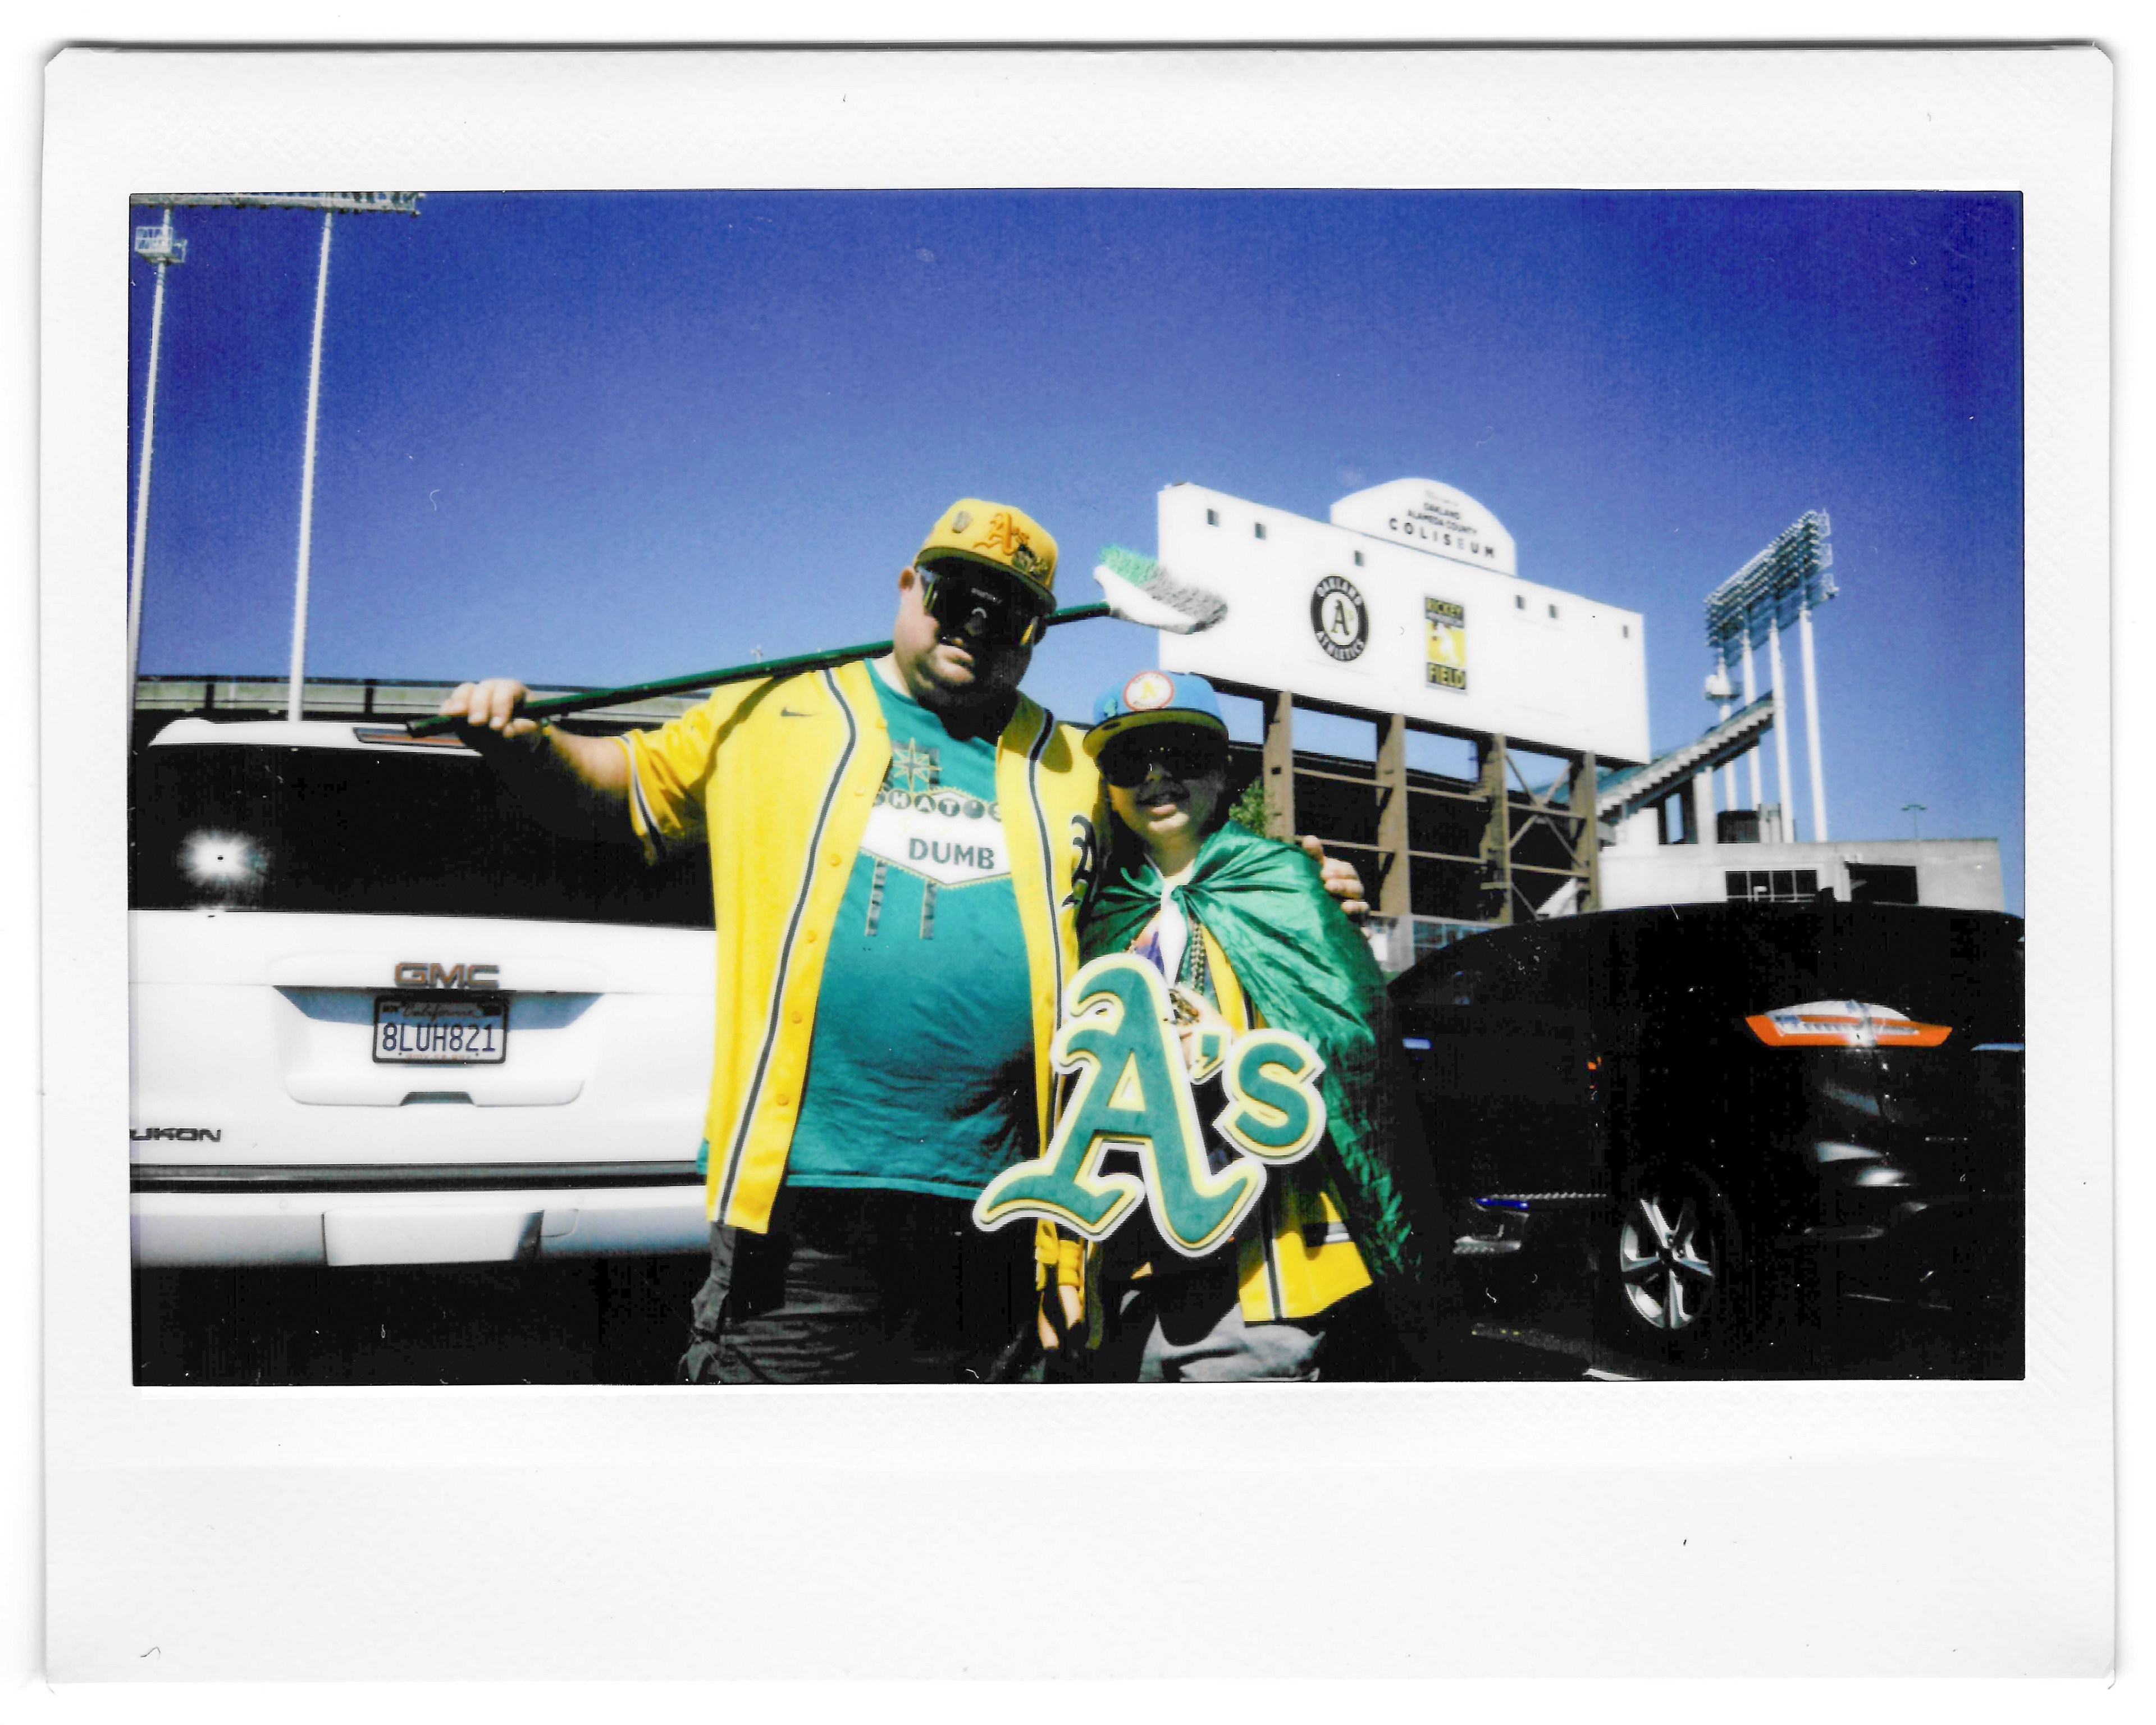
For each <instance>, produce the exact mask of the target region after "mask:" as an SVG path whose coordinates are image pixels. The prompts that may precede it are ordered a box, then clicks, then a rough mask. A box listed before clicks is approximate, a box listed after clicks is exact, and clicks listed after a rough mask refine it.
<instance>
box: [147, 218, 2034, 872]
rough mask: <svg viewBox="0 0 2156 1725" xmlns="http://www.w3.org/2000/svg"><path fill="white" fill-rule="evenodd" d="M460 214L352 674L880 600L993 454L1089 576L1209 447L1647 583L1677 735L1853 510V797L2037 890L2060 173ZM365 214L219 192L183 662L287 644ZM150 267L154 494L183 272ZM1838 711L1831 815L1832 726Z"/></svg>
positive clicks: (370, 256) (447, 232)
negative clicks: (1762, 600) (309, 379)
mask: <svg viewBox="0 0 2156 1725" xmlns="http://www.w3.org/2000/svg"><path fill="white" fill-rule="evenodd" d="M424 210H425V213H424V214H423V216H421V217H420V218H418V219H416V220H415V219H412V218H403V217H396V216H388V215H367V216H357V217H346V218H338V221H337V225H336V237H335V240H334V243H333V250H332V254H331V268H330V288H329V311H328V321H327V340H326V350H325V357H324V364H323V377H322V398H321V432H320V439H319V444H318V453H317V464H318V465H317V473H316V502H315V532H314V552H313V576H312V584H313V599H312V604H311V617H310V629H309V650H308V666H309V670H310V673H311V674H312V675H353V676H360V675H375V676H388V677H419V678H436V677H439V678H444V679H453V678H457V677H462V676H468V675H485V674H490V673H504V674H510V675H519V676H522V677H524V678H526V680H530V681H533V682H549V681H554V682H567V683H592V684H601V683H613V682H627V681H632V680H641V679H645V678H655V677H661V676H666V675H675V674H678V673H685V672H690V671H695V670H701V669H704V668H706V667H710V666H714V665H725V664H729V663H733V662H736V661H738V660H744V659H747V658H748V657H750V656H752V654H753V653H754V652H756V651H757V650H758V649H761V650H762V653H764V654H765V655H771V656H775V655H781V654H785V653H788V652H796V651H803V650H806V649H810V648H814V647H823V646H831V645H837V644H844V643H847V642H851V641H855V640H868V639H875V638H878V637H880V636H882V635H884V634H887V633H888V629H889V624H890V620H891V610H892V603H893V597H894V595H893V591H892V583H893V581H894V580H895V578H896V573H897V571H898V570H899V569H900V568H901V567H902V566H903V565H904V563H905V562H906V560H907V558H908V557H909V556H910V555H911V552H912V551H913V550H914V549H915V547H916V546H917V545H918V543H919V542H920V539H921V535H922V534H923V532H924V531H926V530H927V527H928V526H929V525H930V524H931V522H932V520H933V519H934V517H935V516H936V515H937V511H939V510H940V509H942V506H944V505H946V504H947V503H948V502H949V501H951V500H952V498H954V497H957V496H959V495H979V496H987V497H991V498H996V499H999V500H1002V501H1010V502H1014V503H1017V504H1019V506H1022V507H1024V508H1025V509H1027V510H1029V511H1031V512H1032V513H1033V514H1034V516H1037V517H1038V518H1039V520H1040V521H1042V522H1043V523H1044V524H1045V526H1048V528H1049V529H1050V531H1052V532H1053V533H1054V534H1055V536H1057V538H1058V539H1059V540H1060V542H1061V544H1062V546H1063V547H1064V551H1065V557H1066V559H1067V560H1068V564H1069V568H1070V575H1071V577H1072V578H1073V579H1072V580H1071V582H1070V585H1071V587H1072V588H1073V591H1072V593H1071V598H1073V599H1086V598H1092V597H1093V596H1094V595H1093V593H1092V591H1091V583H1089V582H1085V581H1083V579H1082V575H1081V572H1082V570H1083V569H1085V568H1086V567H1091V560H1092V553H1093V552H1095V551H1096V549H1097V548H1098V547H1100V546H1101V545H1103V544H1106V543H1108V542H1121V543H1123V544H1127V545H1132V546H1136V547H1140V548H1141V549H1146V550H1150V549H1151V548H1152V544H1153V537H1154V525H1153V523H1154V496H1155V494H1156V492H1158V490H1159V489H1160V488H1161V487H1162V486H1163V485H1168V484H1169V483H1171V482H1173V481H1175V480H1193V481H1195V482H1198V483H1200V484H1204V485H1212V486H1216V487H1218V488H1219V489H1221V490H1227V491H1230V492H1234V493H1236V494H1239V495H1243V496H1246V497H1250V498H1253V499H1255V500H1257V501H1260V502H1262V503H1265V504H1267V505H1269V506H1273V507H1275V508H1279V509H1285V510H1290V511H1295V512H1296V513H1299V514H1302V515H1306V516H1315V517H1318V518H1322V517H1323V516H1324V515H1325V514H1326V512H1327V508H1328V506H1330V504H1331V503H1332V501H1333V499H1335V498H1336V497H1337V496H1339V495H1342V494H1343V493H1345V492H1347V491H1349V490H1355V489H1358V488H1359V487H1361V486H1363V485H1370V484H1375V483H1378V482H1379V481H1381V480H1389V479H1394V478H1399V477H1402V476H1404V475H1416V476H1419V477H1425V478H1430V479H1436V480H1443V481H1445V482H1446V483H1448V484H1450V485H1456V486H1458V487H1460V489H1461V490H1466V491H1467V492H1468V493H1470V494H1471V495H1473V496H1475V497H1476V498H1478V499H1479V500H1481V501H1482V502H1483V503H1484V504H1486V506H1488V507H1489V508H1490V509H1491V511H1493V512H1494V513H1495V514H1496V516H1498V517H1499V518H1500V519H1501V521H1503V522H1504V524H1505V525H1506V526H1507V528H1508V529H1509V530H1510V531H1512V534H1513V536H1514V537H1515V539H1516V540H1517V543H1518V547H1519V557H1520V569H1521V572H1522V574H1523V575H1525V576H1527V577H1528V578H1532V579H1534V580H1537V581H1542V582H1548V583H1552V584H1554V585H1557V586H1560V587H1565V588H1572V589H1573V590H1575V591H1578V592H1580V593H1585V594H1587V595H1589V596H1591V597H1593V598H1598V599H1602V600H1605V601H1608V602H1610V603H1615V604H1619V605H1623V606H1627V607H1630V608H1636V609H1638V610H1640V611H1641V612H1642V613H1644V614H1645V616H1646V619H1647V641H1648V667H1649V678H1650V712H1651V716H1652V727H1653V737H1654V741H1655V746H1656V747H1669V746H1671V745H1672V744H1674V743H1676V742H1681V741H1682V740H1684V739H1685V738H1686V737H1690V736H1691V735H1693V734H1696V733H1697V732H1698V731H1699V730H1700V729H1701V728H1702V726H1704V725H1705V723H1706V722H1707V721H1708V720H1709V718H1710V717H1711V716H1712V710H1711V709H1710V708H1709V706H1708V705H1707V702H1706V701H1704V700H1702V698H1701V696H1700V692H1699V691H1700V684H1701V680H1702V678H1703V677H1704V675H1706V673H1707V670H1709V669H1711V665H1710V663H1709V661H1708V659H1707V650H1706V648H1705V645H1704V644H1703V640H1702V602H1703V600H1704V598H1705V597H1706V594H1707V592H1708V591H1709V589H1711V588H1712V587H1713V586H1714V585H1715V584H1716V583H1717V582H1719V581H1720V580H1722V578H1724V577H1725V576H1727V575H1728V574H1729V573H1731V572H1732V571H1734V570H1735V569H1736V568H1737V567H1738V566H1739V565H1741V564H1742V563H1743V562H1744V561H1745V560H1746V559H1747V558H1748V557H1750V556H1751V555H1752V554H1753V552H1756V551H1758V549H1759V548H1760V547H1763V546H1764V545H1765V544H1766V543H1767V542H1768V540H1770V539H1771V538H1772V537H1773V536H1774V534H1775V533H1776V532H1777V531H1779V530H1780V529H1781V528H1782V527H1784V526H1786V525H1788V524H1789V522H1790V521H1793V520H1794V519H1795V518H1796V516H1799V515H1800V514H1801V513H1803V512H1804V511H1805V510H1807V509H1824V510H1825V511H1828V512H1829V513H1830V516H1832V519H1833V523H1834V536H1833V543H1834V546H1835V578H1836V580H1837V582H1838V583H1840V588H1841V596H1840V598H1838V599H1836V600H1835V602H1834V603H1832V604H1831V605H1830V606H1829V607H1827V608H1826V609H1825V611H1824V612H1823V613H1822V614H1821V615H1820V620H1819V647H1820V654H1819V672H1820V707H1821V714H1822V724H1823V730H1824V742H1825V764H1826V780H1827V789H1828V796H1829V812H1830V817H1831V820H1832V825H1833V829H1834V831H1835V835H1836V836H1837V837H1840V838H1863V837H1893V836H1906V835H1907V833H1908V831H1909V817H1908V816H1907V814H1904V813H1902V805H1903V804H1905V803H1912V802H1914V803H1924V804H1925V805H1927V809H1926V812H1925V814H1924V815H1923V817H1922V820H1923V832H1924V834H1925V836H1927V837H1996V838H1997V839H1999V841H2000V848H2001V852H2002V858H2003V860H2004V863H2005V874H2006V886H2007V898H2008V905H2009V907H2010V908H2012V909H2015V910H2018V909H2020V906H2021V901H2022V783H2023V772H2022V742H2021V736H2022V717H2023V706H2022V610H2021V569H2022V533H2021V465H2022V447H2021V359H2020V214H2019V210H2018V206H2017V203H2016V201H2015V199H2014V198H2011V197H2010V196H2004V195H1973V194H1972V195H1965V194H1907V193H1892V194H1856V193H1832V194H1819V195H1790V194H1779V193H1778V194H1761V193H1685V194H1655V193H1331V192H1317V193H1145V192H1075V193H838V194H834V193H747V194H734V193H711V194H704V193H692V194H665V195H643V194H636V195H628V194H617V195H596V196H594V195H552V194H536V193H508V194H502V195H499V196H495V195H488V194H477V193H460V194H454V195H452V194H442V195H436V196H432V197H429V198H428V199H427V201H426V203H425V205H424ZM144 219H154V213H151V212H131V221H133V220H144ZM320 223H321V218H320V217H319V216H316V215H312V214H308V213H298V212H287V211H267V210H182V211H180V212H179V213H177V217H176V226H177V229H178V231H179V232H180V233H181V234H182V235H183V236H184V237H185V238H186V239H187V241H188V244H189V252H188V261H187V264H184V265H182V266H181V267H180V268H178V269H177V270H174V271H173V272H172V279H171V281H170V282H169V284H168V286H167V304H166V319H165V327H164V336H163V349H162V359H161V365H160V379H159V388H158V403H157V449H156V458H155V470H154V475H153V480H152V484H153V488H154V495H153V497H152V501H151V527H150V535H149V542H148V554H147V562H148V572H147V576H146V589H145V590H146V602H145V607H144V620H143V633H142V668H143V670H146V671H168V672H194V673H210V672H214V673H218V674H249V673H269V674H273V675H282V674H283V672H284V670H285V665H286V658H287V649H288V638H289V634H290V626H291V588H292V575H293V564H294V552H295V543H296V534H297V526H298V516H299V491H300V454H301V442H302V437H301V434H302V429H303V426H304V423H305V409H306V366H307V346H308V338H309V334H310V327H311V317H312V312H313V300H314V285H315V260H316V250H317V246H318V244H319V239H320V231H321V228H320ZM128 267H129V269H130V270H131V275H130V280H131V283H132V284H133V293H132V295H131V319H132V334H133V357H134V368H133V377H134V383H133V388H134V395H133V398H132V399H131V418H130V427H129V445H128V452H127V461H128V466H127V470H126V478H127V482H128V490H127V493H126V495H128V497H129V498H130V500H131V498H132V495H133V490H132V484H133V478H134V475H135V462H136V445H135V439H136V437H137V436H138V435H139V428H140V423H141V388H142V380H143V376H144V362H145V361H146V357H147V350H148V339H149V322H150V301H151V286H152V281H151V275H152V272H151V267H150V266H149V265H147V264H144V263H142V262H141V261H140V260H139V259H132V258H130V259H129V263H128ZM123 596H124V595H123ZM1151 657H1152V641H1151V639H1150V638H1149V637H1147V635H1145V634H1143V633H1142V632H1140V631H1138V630H1137V629H1131V628H1129V627H1127V626H1126V625H1122V624H1089V625H1086V626H1085V627H1083V628H1079V629H1066V630H1058V631H1055V633H1053V634H1050V637H1049V638H1048V641H1047V643H1046V644H1045V645H1044V646H1043V648H1042V649H1041V650H1040V651H1039V653H1038V654H1037V655H1035V659H1034V669H1033V671H1032V673H1031V675H1030V676H1029V679H1028V681H1027V687H1028V688H1029V690H1030V691H1032V692H1033V693H1034V694H1035V695H1036V696H1039V698H1040V699H1042V700H1044V701H1046V702H1047V703H1048V704H1049V705H1050V706H1053V707H1055V708H1056V709H1057V710H1058V711H1064V712H1066V713H1075V712H1077V711H1081V710H1082V709H1083V708H1085V707H1086V706H1088V705H1089V704H1090V702H1091V697H1092V696H1093V695H1094V694H1095V693H1096V691H1097V690H1098V689H1099V688H1100V687H1101V686H1102V685H1104V684H1106V682H1108V681H1109V680H1111V679H1112V678H1116V677H1118V676H1119V675H1122V674H1123V673H1124V672H1126V671H1127V669H1128V668H1129V667H1130V665H1132V664H1133V663H1135V662H1150V660H1151ZM1788 657H1789V670H1790V675H1791V680H1792V683H1793V684H1794V682H1795V681H1796V665H1795V655H1794V651H1793V650H1792V651H1791V652H1790V653H1789V655H1788ZM1317 740H1319V741H1320V742H1323V741H1324V739H1322V738H1321V739H1317ZM1790 742H1791V748H1792V758H1793V762H1794V764H1795V765H1796V768H1797V773H1798V787H1797V793H1796V796H1795V798H1794V802H1795V804H1796V807H1797V809H1798V810H1799V815H1800V817H1802V818H1803V819H1804V822H1805V824H1806V825H1807V826H1808V825H1809V791H1808V788H1807V786H1806V783H1805V781H1804V767H1803V758H1804V750H1803V739H1802V734H1801V729H1800V728H1799V730H1798V731H1797V732H1796V733H1795V734H1793V735H1792V737H1791V738H1790ZM1769 754H1770V755H1771V750H1770V751H1769ZM1769 794H1770V795H1771V794H1772V791H1771V789H1770V792H1769Z"/></svg>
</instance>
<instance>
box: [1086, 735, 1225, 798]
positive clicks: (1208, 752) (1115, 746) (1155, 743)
mask: <svg viewBox="0 0 2156 1725" xmlns="http://www.w3.org/2000/svg"><path fill="white" fill-rule="evenodd" d="M1155 763H1158V765H1159V768H1160V770H1161V773H1162V775H1163V777H1165V778H1184V779H1188V778H1204V777H1205V776H1206V775H1207V774H1208V773H1218V772H1220V771H1221V770H1222V769H1223V768H1225V767H1226V766H1227V764H1228V748H1227V745H1226V744H1225V743H1222V742H1215V741H1214V740H1213V739H1212V738H1210V737H1208V736H1206V734H1205V733H1204V732H1192V731H1188V730H1183V731H1172V730H1170V729H1169V728H1168V726H1159V727H1158V728H1157V729H1150V727H1149V732H1148V731H1141V732H1137V733H1136V734H1135V735H1132V736H1129V737H1117V738H1116V740H1115V741H1114V742H1111V743H1110V744H1109V745H1108V746H1107V747H1106V748H1104V749H1102V750H1101V778H1105V779H1106V780H1107V781H1108V783H1110V784H1111V785H1114V786H1116V788H1118V789H1120V790H1129V789H1131V788H1132V787H1133V786H1135V785H1141V784H1143V783H1145V778H1146V773H1147V771H1148V770H1149V769H1150V768H1152V767H1153V766H1154V765H1155Z"/></svg>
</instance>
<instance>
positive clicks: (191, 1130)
mask: <svg viewBox="0 0 2156 1725" xmlns="http://www.w3.org/2000/svg"><path fill="white" fill-rule="evenodd" d="M127 1136H128V1137H131V1138H132V1139H133V1140H134V1141H135V1142H136V1143H138V1144H143V1143H151V1142H156V1141H157V1140H159V1139H163V1140H167V1141H169V1142H173V1143H177V1144H221V1143H223V1142H224V1128H223V1127H221V1126H136V1127H129V1128H128V1131H127Z"/></svg>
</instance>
